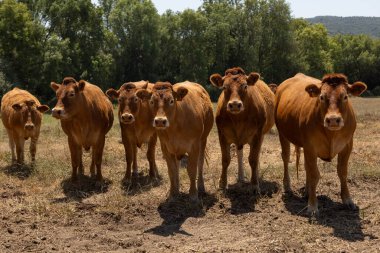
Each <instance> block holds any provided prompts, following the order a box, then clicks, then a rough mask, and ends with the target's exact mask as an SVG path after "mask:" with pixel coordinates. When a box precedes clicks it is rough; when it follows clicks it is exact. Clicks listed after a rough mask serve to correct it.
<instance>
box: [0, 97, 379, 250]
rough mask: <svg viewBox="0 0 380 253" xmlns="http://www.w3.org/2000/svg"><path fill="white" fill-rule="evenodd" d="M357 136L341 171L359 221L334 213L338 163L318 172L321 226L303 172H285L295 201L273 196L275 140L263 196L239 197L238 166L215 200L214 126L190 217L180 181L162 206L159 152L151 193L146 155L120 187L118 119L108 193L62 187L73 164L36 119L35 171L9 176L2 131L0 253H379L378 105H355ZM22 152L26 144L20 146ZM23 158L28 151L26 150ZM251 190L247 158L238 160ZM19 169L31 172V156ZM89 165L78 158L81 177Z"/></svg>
mask: <svg viewBox="0 0 380 253" xmlns="http://www.w3.org/2000/svg"><path fill="white" fill-rule="evenodd" d="M352 101H353V103H354V107H355V108H356V112H357V118H358V127H357V130H356V133H355V138H354V149H353V152H352V155H351V158H350V163H349V188H350V190H351V194H352V197H353V199H354V201H355V203H357V204H358V206H359V209H358V210H356V211H350V210H346V209H345V208H344V207H343V206H342V204H341V202H340V195H339V194H340V184H339V179H338V176H337V175H336V168H335V166H336V159H335V160H334V161H333V162H332V163H324V162H322V161H319V168H320V171H321V177H322V178H321V180H320V183H319V186H318V189H317V194H318V200H319V208H320V216H319V217H318V218H317V219H316V220H312V221H311V220H309V219H308V217H307V216H306V205H307V201H306V199H304V198H302V197H301V196H302V194H301V193H302V190H303V189H302V187H303V186H304V182H305V172H304V170H303V169H300V171H299V178H297V173H296V170H295V156H294V154H293V155H292V157H291V160H292V163H291V164H290V169H291V179H292V189H293V190H294V195H293V196H284V195H283V191H282V173H283V169H282V168H283V166H282V160H281V155H280V154H281V148H280V144H279V140H278V136H277V134H276V131H275V129H273V131H272V133H270V134H268V135H266V136H265V139H264V144H263V147H262V151H261V160H260V175H261V194H260V195H253V194H251V193H250V191H249V190H248V184H247V185H237V184H236V177H237V159H236V156H233V159H232V162H231V165H230V168H229V179H228V180H229V181H228V183H229V188H228V190H227V191H226V192H225V193H223V192H220V191H218V180H219V175H220V170H221V153H220V147H219V142H218V136H217V131H216V126H214V129H213V130H212V132H211V134H210V136H209V140H208V146H207V150H208V163H207V164H205V180H206V181H205V185H206V191H207V195H205V196H203V197H202V201H201V207H199V206H198V207H197V206H194V205H191V204H190V202H189V198H188V195H187V191H188V188H189V179H188V176H187V172H186V169H181V171H180V183H181V191H182V192H183V193H184V194H182V195H181V196H180V197H179V198H178V200H177V201H175V202H171V203H168V202H166V201H165V200H166V196H167V195H166V194H167V192H168V190H169V180H168V176H167V168H166V164H165V162H164V160H163V158H162V154H161V151H160V148H159V145H158V148H157V151H156V152H157V165H158V169H159V172H160V174H161V176H162V180H161V181H160V182H149V180H148V178H147V176H146V175H147V174H148V162H147V161H146V159H145V152H146V146H145V147H143V148H142V150H140V152H139V155H138V157H139V169H140V171H141V173H140V176H139V178H138V184H136V185H134V186H132V187H125V186H122V185H121V179H122V178H123V176H124V171H125V159H124V148H123V146H122V145H121V144H120V143H119V142H118V140H119V139H120V129H119V123H118V120H117V117H115V118H116V119H115V123H114V127H113V128H112V129H111V131H110V132H109V133H108V135H107V139H106V146H105V150H104V157H103V175H104V178H105V182H104V183H102V184H97V183H95V182H93V181H92V180H90V179H89V178H87V177H84V178H82V179H81V181H80V182H81V183H80V184H73V183H71V182H70V173H71V165H70V155H69V148H68V144H67V140H66V135H65V134H64V133H63V132H62V130H61V126H60V124H59V121H57V120H55V119H53V118H52V117H51V116H49V115H45V116H44V119H43V125H42V128H41V135H40V140H39V144H38V146H37V157H36V159H37V163H36V167H35V168H34V169H31V168H30V167H28V166H25V167H23V168H18V167H12V166H10V161H11V156H10V150H9V147H8V137H7V135H6V133H5V131H4V128H3V126H2V124H1V127H0V242H1V245H0V252H55V251H56V252H237V251H240V252H380V239H379V237H380V189H379V188H380V152H379V147H380V98H370V99H368V98H366V99H364V98H354V99H352ZM27 144H29V141H28V142H27ZM26 150H28V146H26ZM244 154H245V156H244V164H245V170H246V172H247V176H248V178H249V177H250V168H249V164H248V161H247V154H248V146H246V147H245V150H244ZM26 161H27V162H29V161H30V160H29V156H28V152H26ZM89 162H90V157H89V153H85V154H84V163H85V174H86V175H89ZM301 168H303V159H301Z"/></svg>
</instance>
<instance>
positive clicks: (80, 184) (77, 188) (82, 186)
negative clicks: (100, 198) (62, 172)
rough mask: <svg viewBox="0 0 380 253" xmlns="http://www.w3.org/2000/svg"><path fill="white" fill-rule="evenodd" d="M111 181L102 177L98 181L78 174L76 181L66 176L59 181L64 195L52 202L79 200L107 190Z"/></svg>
mask: <svg viewBox="0 0 380 253" xmlns="http://www.w3.org/2000/svg"><path fill="white" fill-rule="evenodd" d="M111 183H112V182H111V181H110V180H109V179H106V178H103V180H102V181H101V182H99V181H96V180H94V179H92V178H91V177H89V176H85V175H82V176H79V177H78V181H76V182H73V181H72V180H71V178H66V179H64V180H63V181H62V182H61V187H62V189H63V193H64V194H65V197H64V198H59V199H54V200H53V202H55V203H59V202H68V201H78V202H81V201H82V200H83V199H86V198H88V197H90V196H92V195H95V194H100V193H105V192H107V191H108V189H109V186H110V185H111Z"/></svg>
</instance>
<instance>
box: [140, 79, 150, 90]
mask: <svg viewBox="0 0 380 253" xmlns="http://www.w3.org/2000/svg"><path fill="white" fill-rule="evenodd" d="M148 83H149V81H146V83H145V84H144V86H143V87H141V89H144V90H146V88H148Z"/></svg>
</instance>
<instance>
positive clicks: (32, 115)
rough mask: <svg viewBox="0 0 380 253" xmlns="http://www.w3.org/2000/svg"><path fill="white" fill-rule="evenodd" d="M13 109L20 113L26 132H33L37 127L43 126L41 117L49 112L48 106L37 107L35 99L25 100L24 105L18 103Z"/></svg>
mask: <svg viewBox="0 0 380 253" xmlns="http://www.w3.org/2000/svg"><path fill="white" fill-rule="evenodd" d="M12 108H13V109H14V110H15V111H16V112H17V113H19V115H20V118H21V122H22V124H23V125H24V130H25V131H26V132H27V133H28V132H33V130H34V129H35V128H36V126H39V125H40V124H41V115H40V113H44V112H46V111H48V110H49V107H48V106H47V105H37V104H36V102H35V101H34V100H33V99H30V100H25V101H24V102H23V103H16V104H13V105H12ZM27 135H28V134H27Z"/></svg>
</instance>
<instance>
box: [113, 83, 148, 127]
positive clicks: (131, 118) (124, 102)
mask: <svg viewBox="0 0 380 253" xmlns="http://www.w3.org/2000/svg"><path fill="white" fill-rule="evenodd" d="M147 87H148V82H145V81H143V82H139V83H125V84H123V85H122V86H121V87H120V89H119V90H114V89H108V90H107V91H106V94H107V96H108V97H110V98H112V99H117V100H118V103H119V120H120V123H122V124H132V123H133V122H135V118H136V115H137V114H138V113H139V111H140V107H141V103H142V100H141V99H140V98H139V97H138V96H137V95H136V92H137V91H139V90H141V89H144V90H146V88H147Z"/></svg>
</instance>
